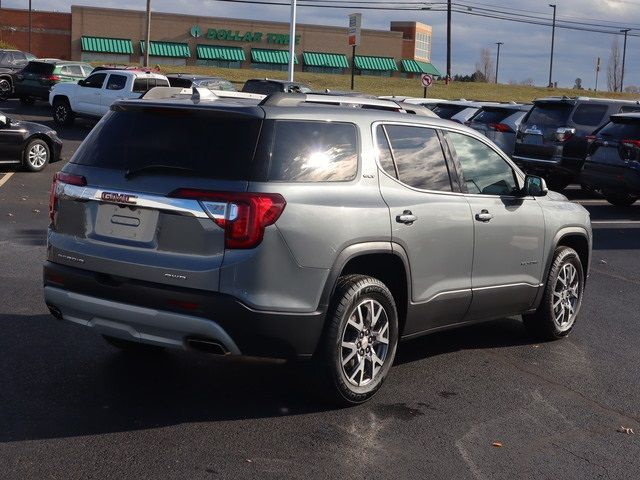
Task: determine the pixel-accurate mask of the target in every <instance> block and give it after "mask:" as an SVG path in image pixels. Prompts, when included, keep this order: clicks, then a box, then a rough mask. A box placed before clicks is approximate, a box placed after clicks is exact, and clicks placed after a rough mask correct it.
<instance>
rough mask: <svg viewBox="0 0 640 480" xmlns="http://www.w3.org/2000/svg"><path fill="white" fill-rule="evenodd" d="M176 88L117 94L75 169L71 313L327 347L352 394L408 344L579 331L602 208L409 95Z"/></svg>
mask: <svg viewBox="0 0 640 480" xmlns="http://www.w3.org/2000/svg"><path fill="white" fill-rule="evenodd" d="M176 90H178V91H179V90H180V89H171V88H168V89H167V92H169V93H168V94H167V97H172V98H162V95H161V93H162V90H161V89H159V88H156V89H153V90H151V92H149V94H148V95H147V99H142V100H127V101H121V102H119V103H116V104H114V105H113V107H112V108H111V111H110V113H109V114H107V115H106V116H105V117H104V118H103V119H102V120H101V121H100V122H99V123H98V124H97V126H96V127H95V128H94V129H93V131H92V132H91V133H90V135H89V136H88V137H87V138H86V140H85V141H84V142H83V144H82V146H81V147H80V148H79V149H78V151H77V152H76V153H75V155H74V156H73V158H72V159H71V161H70V162H69V163H68V164H67V165H65V167H64V168H63V170H62V171H61V172H60V173H59V174H58V175H57V176H56V178H55V181H54V184H53V187H52V193H51V206H50V215H51V225H50V228H49V232H48V248H47V257H48V258H47V261H46V263H45V265H44V297H45V301H46V304H47V305H48V307H49V309H50V311H51V313H52V314H53V315H54V316H55V317H56V318H59V319H64V320H68V321H71V322H75V323H76V324H79V325H82V326H85V327H89V328H91V329H93V330H95V331H96V332H98V333H100V334H102V335H103V336H104V337H105V338H106V339H107V340H108V341H109V342H110V343H112V344H113V345H115V346H117V347H121V348H125V349H139V348H142V347H144V348H162V347H176V348H194V349H201V350H206V351H209V352H214V353H220V354H233V355H239V354H244V355H253V356H256V355H257V356H275V357H289V358H310V359H312V365H314V366H315V367H316V368H315V370H313V371H314V372H315V373H314V374H313V375H311V376H310V377H309V378H311V379H313V380H317V381H318V382H319V384H320V385H322V386H323V388H324V390H323V391H324V392H326V393H327V394H329V395H331V396H332V397H333V398H334V399H337V400H338V401H340V402H343V403H358V402H363V401H365V400H366V399H368V398H369V397H371V396H372V395H373V394H374V393H375V392H376V391H377V389H378V388H379V387H380V386H381V385H382V382H383V380H384V378H385V377H386V375H387V373H388V371H389V368H390V367H391V364H392V363H393V359H394V356H395V353H396V347H397V345H398V341H399V340H401V339H405V338H414V337H417V336H420V335H424V334H426V333H429V332H434V331H438V330H442V329H445V328H450V327H454V326H460V325H466V324H470V323H475V322H481V321H486V320H491V319H495V318H501V317H504V316H509V315H519V314H523V315H524V321H525V325H526V326H527V328H528V329H529V330H530V331H531V332H532V333H533V334H535V336H536V337H537V338H545V339H556V338H560V337H564V336H565V335H567V334H568V333H569V332H570V331H571V329H572V327H573V325H574V324H575V321H576V317H577V315H578V312H579V310H580V305H581V301H582V296H583V291H584V286H585V281H586V277H587V272H588V269H589V261H590V257H591V253H590V252H591V241H592V235H591V226H590V221H589V215H588V213H587V211H586V210H585V209H583V208H582V207H581V206H580V205H577V204H574V203H570V202H568V201H567V199H566V198H565V197H563V196H562V195H559V194H556V193H553V192H548V191H547V189H546V185H545V184H544V181H543V180H542V179H541V178H539V177H533V176H528V177H525V175H524V174H523V173H522V172H521V171H520V170H519V169H518V168H517V167H516V166H515V165H514V164H513V163H512V162H511V160H509V159H508V158H507V157H506V156H505V154H504V153H502V152H501V151H500V150H499V149H498V148H497V147H495V145H494V144H492V143H491V142H490V141H489V140H488V139H486V138H485V137H484V136H482V135H480V134H479V133H477V132H475V131H474V130H472V129H470V128H467V127H465V126H463V125H459V124H455V123H453V122H449V121H446V120H441V119H437V118H431V117H428V116H422V115H419V114H413V115H412V114H410V113H407V112H406V111H405V110H403V109H401V108H400V107H399V106H398V104H396V103H394V102H391V101H384V100H374V99H363V98H349V97H346V96H338V97H332V96H330V95H305V94H274V95H270V96H268V97H266V98H265V99H264V100H262V101H260V103H258V102H257V101H256V100H252V99H245V98H242V95H243V94H241V93H236V92H229V93H228V95H229V96H230V97H233V98H223V97H220V96H217V95H213V94H211V93H209V94H208V98H209V99H204V98H202V97H200V96H199V95H197V94H195V93H194V96H193V97H190V96H184V95H178V94H172V93H171V92H172V91H173V92H174V93H175V91H176ZM158 92H160V94H158ZM221 95H222V94H221ZM349 106H350V107H352V108H347V107H349Z"/></svg>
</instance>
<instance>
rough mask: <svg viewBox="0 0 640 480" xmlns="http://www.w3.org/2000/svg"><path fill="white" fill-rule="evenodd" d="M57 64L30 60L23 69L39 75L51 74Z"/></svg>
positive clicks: (25, 71)
mask: <svg viewBox="0 0 640 480" xmlns="http://www.w3.org/2000/svg"><path fill="white" fill-rule="evenodd" d="M54 68H55V65H54V64H52V63H45V62H29V63H28V64H27V66H26V67H24V69H23V70H22V71H23V72H24V73H35V74H37V75H50V74H51V73H52V72H53V69H54Z"/></svg>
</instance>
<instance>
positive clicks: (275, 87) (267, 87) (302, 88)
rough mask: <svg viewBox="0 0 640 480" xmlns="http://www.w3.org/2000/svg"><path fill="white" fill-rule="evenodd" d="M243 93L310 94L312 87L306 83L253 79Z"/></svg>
mask: <svg viewBox="0 0 640 480" xmlns="http://www.w3.org/2000/svg"><path fill="white" fill-rule="evenodd" d="M242 91H243V92H247V93H259V94H261V95H269V94H270V93H277V92H285V93H309V92H310V91H311V87H310V86H309V85H307V84H306V83H300V82H288V81H286V80H273V79H271V78H252V79H250V80H247V81H246V82H244V86H243V87H242Z"/></svg>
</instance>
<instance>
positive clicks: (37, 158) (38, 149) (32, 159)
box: [27, 143, 47, 168]
mask: <svg viewBox="0 0 640 480" xmlns="http://www.w3.org/2000/svg"><path fill="white" fill-rule="evenodd" d="M27 161H28V162H29V165H31V166H32V167H33V168H42V167H43V166H44V164H45V163H47V149H46V148H45V146H44V145H42V144H41V143H36V144H35V145H33V146H32V147H31V148H30V149H29V151H28V152H27Z"/></svg>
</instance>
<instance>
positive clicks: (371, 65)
mask: <svg viewBox="0 0 640 480" xmlns="http://www.w3.org/2000/svg"><path fill="white" fill-rule="evenodd" d="M354 62H355V65H356V68H357V69H358V70H386V71H392V70H398V65H396V60H395V59H394V58H391V57H365V56H363V55H356V57H355V60H354Z"/></svg>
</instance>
